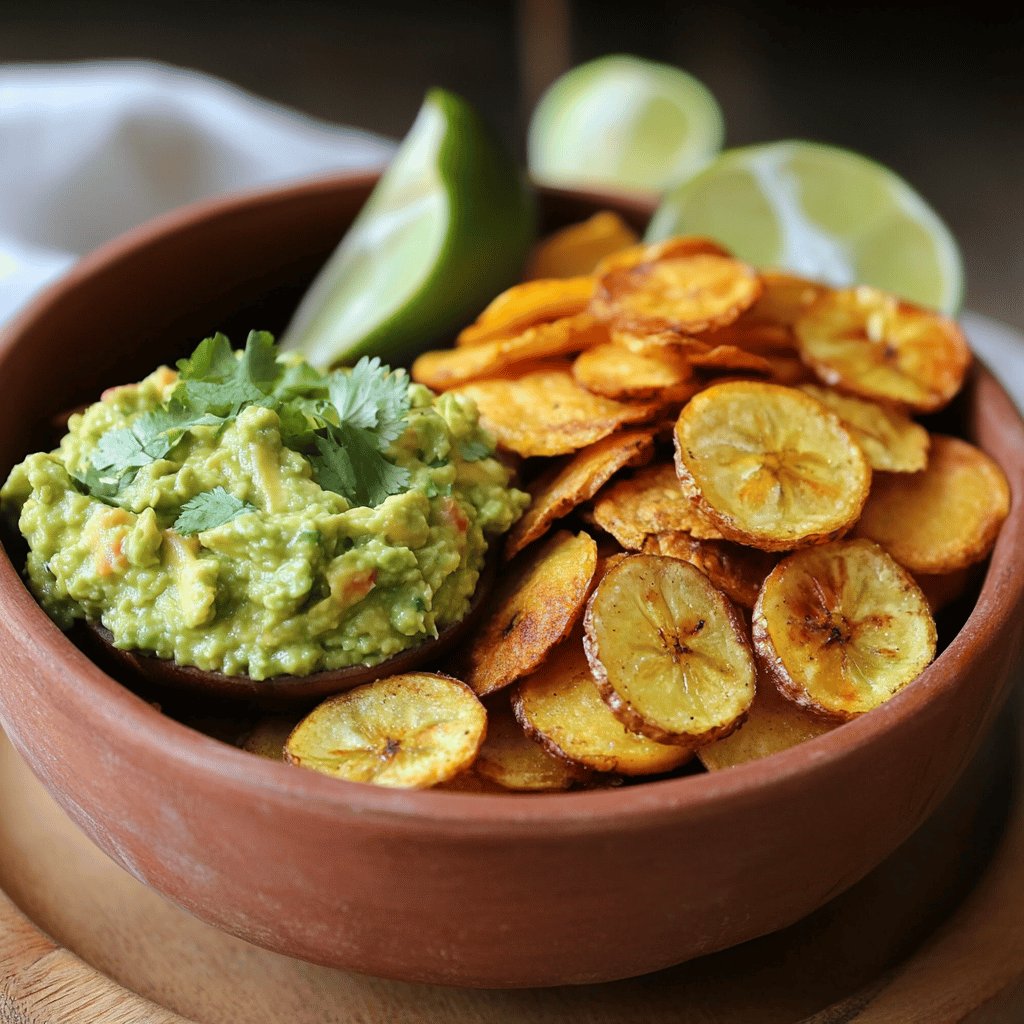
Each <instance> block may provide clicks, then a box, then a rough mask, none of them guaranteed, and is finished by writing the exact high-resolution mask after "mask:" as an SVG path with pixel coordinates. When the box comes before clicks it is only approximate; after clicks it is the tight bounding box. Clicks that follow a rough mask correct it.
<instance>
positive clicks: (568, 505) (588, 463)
mask: <svg viewBox="0 0 1024 1024" xmlns="http://www.w3.org/2000/svg"><path fill="white" fill-rule="evenodd" d="M653 452H654V443H653V441H652V438H651V433H650V431H646V430H625V431H622V432H621V433H618V434H612V435H611V437H606V438H604V440H602V441H598V442H597V443H596V444H592V445H590V446H589V447H587V448H584V449H583V450H582V451H579V452H577V453H576V454H575V455H573V456H571V457H570V459H569V461H568V462H566V463H562V464H559V465H557V466H555V467H553V468H552V469H551V470H550V471H549V472H547V473H545V474H543V475H542V476H540V477H539V478H538V479H537V480H536V481H535V482H534V484H533V485H532V486H531V487H530V493H531V495H532V496H533V500H532V501H531V502H530V507H529V508H528V509H527V510H526V512H524V513H523V516H522V518H521V519H519V521H518V522H517V523H516V524H515V526H513V527H512V530H511V531H510V532H509V535H508V540H507V541H506V544H505V557H506V558H512V557H513V556H514V555H516V554H518V552H520V551H522V549H523V548H525V547H526V546H527V545H528V544H532V543H533V542H534V541H535V540H537V538H538V537H542V536H543V535H544V534H545V533H547V532H548V530H549V529H550V528H551V525H552V523H554V522H555V521H556V520H558V519H561V518H562V516H565V515H568V514H569V513H570V512H571V511H572V510H573V509H574V508H575V507H576V506H577V505H579V504H581V503H582V502H584V501H588V500H589V499H590V498H592V497H593V496H594V495H595V494H596V493H597V492H598V490H599V489H600V488H601V487H602V486H604V484H605V483H607V481H608V480H610V479H611V478H612V477H613V476H614V475H615V474H616V473H617V472H618V471H619V470H620V469H623V468H624V467H626V466H639V465H642V464H643V463H645V462H649V461H650V458H651V455H652V453H653Z"/></svg>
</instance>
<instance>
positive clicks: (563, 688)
mask: <svg viewBox="0 0 1024 1024" xmlns="http://www.w3.org/2000/svg"><path fill="white" fill-rule="evenodd" d="M512 706H513V709H514V710H515V715H516V718H518V719H519V721H520V723H521V724H522V726H523V728H524V729H525V730H526V731H527V732H528V733H529V734H530V735H531V736H533V737H534V738H536V739H537V741H538V742H540V743H541V744H543V745H544V746H545V747H546V748H547V749H548V750H549V751H551V753H553V754H554V755H555V756H557V757H564V758H567V759H568V760H570V761H574V762H576V763H577V764H582V765H586V766H587V767H588V768H592V769H593V770H594V771H598V772H617V773H618V774H620V775H659V774H661V773H662V772H668V771H671V770H672V769H673V768H678V767H679V766H680V765H681V764H685V763H686V762H687V761H689V760H690V759H691V758H692V757H693V751H692V750H689V749H687V748H686V747H682V746H677V745H674V744H665V743H655V742H654V740H649V739H647V738H646V737H644V736H638V735H636V734H635V733H631V732H627V731H626V728H625V726H623V724H622V723H621V722H620V721H619V720H618V719H617V718H616V717H615V716H614V715H613V714H612V713H611V711H610V710H609V708H608V705H607V704H605V702H604V701H603V700H602V699H601V695H600V694H599V693H598V691H597V686H596V684H595V683H594V679H593V676H592V675H591V673H590V665H589V663H588V662H587V656H586V654H584V652H583V643H582V637H581V634H580V632H579V631H578V630H577V631H575V632H574V633H573V634H572V636H570V637H569V639H568V640H566V641H565V642H564V643H563V644H561V646H559V647H558V648H556V649H555V651H553V652H552V654H551V657H550V658H548V660H547V661H546V662H545V663H544V664H543V665H542V666H541V668H540V670H539V671H537V672H535V673H534V674H533V675H532V676H529V677H528V678H526V679H524V680H523V681H522V682H521V683H520V684H519V686H518V688H517V689H516V692H515V693H514V694H513V698H512Z"/></svg>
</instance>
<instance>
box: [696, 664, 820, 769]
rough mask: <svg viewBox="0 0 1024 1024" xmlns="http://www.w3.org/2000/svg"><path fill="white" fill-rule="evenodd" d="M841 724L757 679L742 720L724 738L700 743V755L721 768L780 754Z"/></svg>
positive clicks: (705, 762)
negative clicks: (795, 702)
mask: <svg viewBox="0 0 1024 1024" xmlns="http://www.w3.org/2000/svg"><path fill="white" fill-rule="evenodd" d="M838 724H839V723H838V722H835V721H830V720H829V719H827V718H823V717H822V716H821V715H816V714H814V713H813V712H811V711H808V710H807V709H806V708H802V707H800V705H799V704H794V703H793V702H792V701H791V700H786V699H785V698H784V697H783V696H782V695H781V694H780V693H779V691H778V690H777V689H776V688H775V685H774V684H773V683H772V682H771V681H770V680H761V679H758V681H757V693H755V694H754V703H753V704H751V705H750V711H749V713H748V714H747V717H746V719H745V721H744V722H743V724H742V725H741V726H740V727H739V728H738V729H737V730H736V731H735V732H733V733H730V734H729V735H728V736H726V737H725V739H721V740H716V741H715V742H714V743H710V744H708V746H706V747H701V748H700V750H698V751H697V756H698V757H699V758H700V760H701V763H702V764H703V765H704V767H705V768H707V769H708V770H709V771H720V770H721V769H722V768H731V767H732V766H733V765H737V764H746V763H747V762H748V761H757V760H760V759H761V758H762V757H770V756H771V755H772V754H778V753H780V752H781V751H783V750H788V749H789V748H790V747H795V746H796V745H797V744H798V743H803V742H804V741H806V740H812V739H814V737H815V736H821V735H823V734H824V733H826V732H831V731H832V730H833V729H835V728H836V727H837V726H838Z"/></svg>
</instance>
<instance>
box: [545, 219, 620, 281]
mask: <svg viewBox="0 0 1024 1024" xmlns="http://www.w3.org/2000/svg"><path fill="white" fill-rule="evenodd" d="M639 240H640V239H639V238H638V236H637V233H636V232H635V231H634V230H633V229H632V228H631V227H630V226H629V225H628V224H627V223H626V222H625V221H624V220H623V219H622V218H621V217H620V216H619V215H618V214H617V213H612V212H611V211H610V210H602V211H601V212H600V213H595V214H594V216H593V217H589V218H588V219H587V220H585V221H581V222H580V223H579V224H570V225H569V226H568V227H565V228H562V229H561V230H560V231H556V232H555V233H554V234H552V235H548V237H547V238H545V239H543V240H542V241H541V242H540V243H539V244H538V245H537V247H536V248H535V249H534V250H533V253H532V254H531V256H530V260H529V263H528V265H527V270H526V278H527V279H528V280H529V279H533V278H545V277H547V278H557V277H576V276H581V275H584V274H592V273H593V272H594V269H595V267H596V266H597V265H598V263H599V262H600V261H601V260H603V259H604V258H605V257H606V256H610V255H611V254H612V253H616V252H619V251H620V250H622V249H625V248H627V247H629V246H633V245H636V243H637V242H639Z"/></svg>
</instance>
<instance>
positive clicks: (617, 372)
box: [572, 344, 693, 399]
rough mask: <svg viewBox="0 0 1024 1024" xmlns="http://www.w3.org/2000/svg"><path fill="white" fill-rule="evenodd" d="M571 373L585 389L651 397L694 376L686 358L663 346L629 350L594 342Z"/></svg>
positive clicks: (627, 396) (625, 396)
mask: <svg viewBox="0 0 1024 1024" xmlns="http://www.w3.org/2000/svg"><path fill="white" fill-rule="evenodd" d="M572 375H573V376H574V377H575V378H576V379H577V380H578V381H579V382H580V383H581V384H582V385H583V386H584V387H585V388H586V389H587V390H588V391H593V392H594V393H595V394H598V395H606V396H607V397H608V398H623V399H631V398H654V397H656V396H657V395H659V394H661V393H662V392H663V391H664V390H665V389H666V388H674V387H677V386H678V385H679V384H685V383H686V382H687V381H689V379H690V377H691V376H693V371H692V370H691V369H690V364H689V362H688V361H687V359H686V357H685V356H683V355H681V354H679V353H677V352H674V351H672V350H671V349H662V350H660V351H650V352H647V353H639V352H632V351H630V350H629V349H628V348H624V347H623V346H621V345H612V344H606V345H597V346H595V347H593V348H590V349H588V350H587V351H586V352H583V353H582V354H581V355H579V356H577V357H576V361H575V362H574V363H573V365H572Z"/></svg>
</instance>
